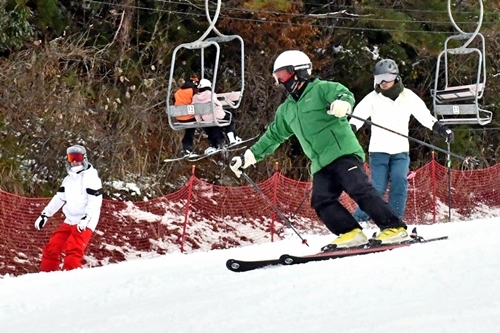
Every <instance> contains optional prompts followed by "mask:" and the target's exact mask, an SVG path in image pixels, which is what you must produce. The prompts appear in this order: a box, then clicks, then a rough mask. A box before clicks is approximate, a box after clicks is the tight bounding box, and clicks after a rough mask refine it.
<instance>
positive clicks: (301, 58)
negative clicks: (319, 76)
mask: <svg viewBox="0 0 500 333" xmlns="http://www.w3.org/2000/svg"><path fill="white" fill-rule="evenodd" d="M283 69H287V70H288V71H289V72H290V73H291V72H296V73H297V76H299V78H300V79H304V80H307V79H308V78H309V75H311V72H312V62H311V59H309V57H308V56H307V55H306V54H305V53H304V52H302V51H298V50H289V51H285V52H283V53H281V54H280V55H279V56H278V58H276V60H275V61H274V67H273V75H274V74H275V73H277V72H279V71H281V70H283ZM274 78H275V79H276V82H278V79H277V77H276V76H275V77H274ZM278 83H279V82H278Z"/></svg>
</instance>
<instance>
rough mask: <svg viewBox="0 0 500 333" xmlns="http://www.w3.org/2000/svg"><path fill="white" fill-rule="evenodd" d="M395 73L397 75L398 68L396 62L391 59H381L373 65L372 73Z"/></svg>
mask: <svg viewBox="0 0 500 333" xmlns="http://www.w3.org/2000/svg"><path fill="white" fill-rule="evenodd" d="M380 74H396V75H399V69H398V65H397V64H396V62H395V61H394V60H392V59H382V60H380V61H379V62H377V64H376V65H375V70H374V72H373V75H380Z"/></svg>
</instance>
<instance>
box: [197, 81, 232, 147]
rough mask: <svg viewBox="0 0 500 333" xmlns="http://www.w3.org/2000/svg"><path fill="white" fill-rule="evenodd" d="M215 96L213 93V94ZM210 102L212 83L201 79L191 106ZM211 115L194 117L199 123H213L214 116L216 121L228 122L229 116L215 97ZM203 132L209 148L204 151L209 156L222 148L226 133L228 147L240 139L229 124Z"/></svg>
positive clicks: (208, 128)
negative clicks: (206, 137) (205, 134)
mask: <svg viewBox="0 0 500 333" xmlns="http://www.w3.org/2000/svg"><path fill="white" fill-rule="evenodd" d="M214 94H215V93H214ZM211 101H212V82H210V81H209V80H207V79H202V80H201V81H200V84H199V85H198V92H197V93H196V94H194V96H193V104H197V103H210V102H211ZM213 103H214V104H213V114H204V115H196V116H195V117H196V120H197V121H199V122H201V121H205V122H207V121H210V122H211V121H213V120H214V115H215V118H217V119H218V120H226V121H227V120H229V119H230V115H229V114H227V113H226V112H225V111H224V109H223V108H222V104H221V102H220V101H219V100H218V99H217V97H216V96H215V98H214V102H213ZM204 129H205V132H206V133H207V136H208V142H209V147H208V148H207V149H206V150H205V154H211V153H212V152H215V151H217V149H219V148H222V146H223V145H224V142H225V139H224V133H226V135H227V138H228V139H229V145H232V144H235V143H237V142H240V141H241V139H240V138H239V137H238V136H237V135H236V130H235V128H234V124H233V122H232V120H231V123H230V124H229V125H227V126H223V127H218V126H213V127H204Z"/></svg>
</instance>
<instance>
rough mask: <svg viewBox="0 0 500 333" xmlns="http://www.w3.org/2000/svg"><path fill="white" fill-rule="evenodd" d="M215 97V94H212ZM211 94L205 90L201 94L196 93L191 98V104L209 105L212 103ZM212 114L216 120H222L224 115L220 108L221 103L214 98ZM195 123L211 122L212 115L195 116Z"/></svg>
mask: <svg viewBox="0 0 500 333" xmlns="http://www.w3.org/2000/svg"><path fill="white" fill-rule="evenodd" d="M214 95H215V94H214ZM211 96H212V92H211V91H210V90H205V91H202V92H198V93H197V94H195V95H194V96H193V104H198V103H210V102H211V101H212V98H211ZM214 99H215V100H214V113H215V117H216V118H217V119H223V118H224V116H225V115H226V113H225V112H224V109H223V108H222V104H221V102H220V101H219V100H218V99H217V97H216V96H214ZM195 117H196V120H197V121H213V116H212V114H204V115H196V116H195Z"/></svg>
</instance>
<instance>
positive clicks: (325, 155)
mask: <svg viewBox="0 0 500 333" xmlns="http://www.w3.org/2000/svg"><path fill="white" fill-rule="evenodd" d="M337 99H340V100H344V101H346V102H349V103H350V104H351V107H354V95H353V94H352V93H351V92H350V91H349V89H347V88H346V87H345V86H344V85H342V84H340V83H337V82H330V81H324V80H320V79H318V78H316V79H314V80H312V81H310V82H309V83H308V85H307V87H306V89H305V90H304V92H303V93H302V95H301V96H300V99H299V100H298V101H295V100H294V99H293V97H291V96H288V97H287V99H286V100H285V101H284V102H283V103H282V104H281V105H280V106H279V107H278V109H277V110H276V116H275V119H274V121H273V122H272V123H270V124H269V126H268V128H267V130H266V132H264V134H263V135H262V136H261V137H260V139H259V140H258V141H257V142H256V143H255V144H254V145H253V146H251V147H250V150H251V151H252V153H253V154H254V156H255V159H256V161H261V160H262V159H264V157H265V156H267V155H269V154H272V153H273V152H274V151H275V150H276V149H277V148H278V146H279V145H280V144H281V143H283V142H284V141H285V140H287V139H288V138H289V137H291V136H292V135H293V134H295V136H296V137H297V139H298V140H299V142H300V145H301V146H302V149H303V150H304V153H305V154H306V156H307V157H309V159H310V160H311V162H312V163H311V173H312V174H315V173H316V172H318V171H319V170H321V169H322V168H324V167H325V166H327V165H328V164H330V163H332V162H333V161H334V160H336V159H337V158H339V157H341V156H345V155H353V154H354V155H357V156H359V157H360V158H361V159H362V160H363V161H364V159H365V153H364V151H363V148H362V147H361V145H360V144H359V142H358V139H357V138H356V135H355V134H354V132H353V131H352V129H351V126H350V125H349V122H348V120H347V118H346V117H342V118H337V117H335V116H331V115H329V114H328V113H327V109H326V107H327V106H328V105H330V104H331V103H332V102H333V101H335V100H337Z"/></svg>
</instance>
